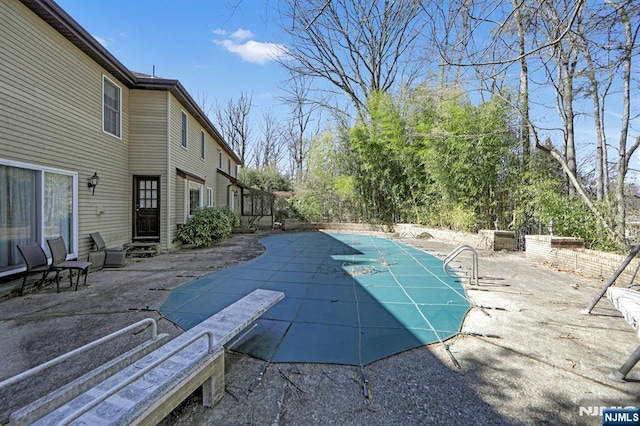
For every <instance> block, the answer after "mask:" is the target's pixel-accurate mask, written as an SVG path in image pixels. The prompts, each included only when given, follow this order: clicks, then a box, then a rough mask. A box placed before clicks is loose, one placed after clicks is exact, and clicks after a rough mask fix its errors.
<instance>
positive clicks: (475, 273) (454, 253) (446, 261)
mask: <svg viewBox="0 0 640 426" xmlns="http://www.w3.org/2000/svg"><path fill="white" fill-rule="evenodd" d="M463 251H470V252H471V257H472V266H471V275H468V274H466V273H465V276H467V277H468V278H469V284H471V280H472V279H473V280H474V281H475V284H476V285H479V284H478V253H477V252H476V251H475V250H474V249H473V247H471V246H469V245H466V244H465V245H461V246H458V247H456V248H455V249H453V251H452V252H451V253H449V254H448V255H447V257H445V258H444V260H443V263H442V270H443V271H444V273H445V274H447V276H449V277H452V278H459V276H458V275H451V274H450V273H449V271H448V270H447V265H448V264H449V263H450V262H451V261H452V260H453V259H455V258H456V257H458V255H459V254H460V253H462V252H463Z"/></svg>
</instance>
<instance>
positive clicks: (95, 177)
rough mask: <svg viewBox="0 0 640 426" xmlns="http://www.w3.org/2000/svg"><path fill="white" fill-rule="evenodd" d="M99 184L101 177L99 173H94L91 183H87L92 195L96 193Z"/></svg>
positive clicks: (90, 179)
mask: <svg viewBox="0 0 640 426" xmlns="http://www.w3.org/2000/svg"><path fill="white" fill-rule="evenodd" d="M99 182H100V177H99V176H98V172H94V173H93V176H91V177H90V178H89V182H88V183H87V186H88V187H89V188H91V195H93V194H95V193H96V186H98V183H99Z"/></svg>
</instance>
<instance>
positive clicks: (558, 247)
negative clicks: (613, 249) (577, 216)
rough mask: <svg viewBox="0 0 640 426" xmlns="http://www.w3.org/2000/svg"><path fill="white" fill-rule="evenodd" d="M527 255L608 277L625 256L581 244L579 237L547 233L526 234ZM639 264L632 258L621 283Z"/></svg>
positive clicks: (565, 267) (554, 264) (584, 272)
mask: <svg viewBox="0 0 640 426" xmlns="http://www.w3.org/2000/svg"><path fill="white" fill-rule="evenodd" d="M526 257H527V259H530V260H533V261H535V262H540V263H548V264H550V265H552V266H554V267H556V268H559V269H567V270H570V271H572V272H576V273H579V274H582V275H584V276H587V277H592V278H599V279H602V280H608V279H609V278H610V277H611V276H612V275H613V273H614V272H615V271H616V270H617V269H618V267H619V266H620V265H621V264H622V262H623V261H624V260H625V258H626V257H627V256H626V255H619V254H615V253H605V252H601V251H596V250H588V249H585V248H584V241H583V240H582V239H580V238H569V237H556V236H549V235H527V236H526ZM637 267H638V259H637V258H636V259H633V260H632V261H631V263H630V264H629V266H627V268H626V269H625V270H624V271H623V272H622V274H621V275H620V277H619V278H618V283H620V285H626V284H629V283H630V282H631V280H632V278H633V274H634V272H635V271H636V268H637Z"/></svg>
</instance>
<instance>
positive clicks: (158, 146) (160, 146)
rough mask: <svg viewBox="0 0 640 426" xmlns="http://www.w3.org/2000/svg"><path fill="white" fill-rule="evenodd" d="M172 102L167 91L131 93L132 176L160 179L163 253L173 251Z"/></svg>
mask: <svg viewBox="0 0 640 426" xmlns="http://www.w3.org/2000/svg"><path fill="white" fill-rule="evenodd" d="M168 98H169V94H168V92H165V91H160V90H131V95H130V100H129V119H130V122H131V125H130V131H129V139H130V141H131V143H130V146H129V167H130V171H131V174H132V175H146V176H160V245H161V247H162V250H163V251H167V250H170V243H171V241H172V239H169V235H168V227H167V226H168V214H167V213H168V212H169V211H170V209H169V206H170V203H171V200H172V198H171V197H169V191H170V189H171V185H170V183H171V182H170V181H169V179H173V176H168V172H167V162H168V147H167V141H168V135H167V120H168V114H169V104H168ZM132 185H133V184H132ZM132 194H133V193H132ZM132 196H133V195H132ZM132 203H133V199H132Z"/></svg>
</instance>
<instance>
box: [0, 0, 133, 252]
mask: <svg viewBox="0 0 640 426" xmlns="http://www.w3.org/2000/svg"><path fill="white" fill-rule="evenodd" d="M0 40H2V42H0V58H2V60H0V75H1V76H2V78H1V79H0V147H1V149H0V157H2V158H5V159H8V160H13V161H19V162H24V163H30V164H36V165H42V166H47V167H55V168H58V169H63V170H68V171H72V172H76V173H78V236H79V244H78V248H79V255H80V257H81V258H86V256H87V253H88V249H89V244H90V239H89V236H88V234H89V232H92V231H100V232H101V233H102V234H103V235H104V236H105V238H106V239H107V241H108V242H109V243H110V244H118V243H124V242H126V241H128V240H129V237H130V235H131V226H130V224H131V220H130V216H131V215H130V205H131V200H130V193H131V191H130V188H131V180H130V174H129V171H128V143H129V139H128V138H129V136H128V134H129V129H128V125H129V121H128V103H129V91H128V89H127V88H126V87H125V86H124V85H122V84H121V83H120V82H119V81H118V80H117V79H116V78H114V77H113V76H112V75H109V74H108V73H106V71H105V70H104V69H102V67H100V66H99V65H98V64H97V63H95V62H94V61H92V60H91V59H90V58H89V57H87V56H86V55H85V54H84V53H82V52H81V51H80V50H79V49H78V48H76V47H75V46H74V45H73V44H71V43H70V42H69V41H68V40H66V39H65V38H64V37H62V35H60V34H59V33H58V32H57V31H55V30H54V29H53V28H51V27H50V26H49V25H47V24H46V23H45V22H44V21H42V20H41V19H40V18H38V17H37V16H36V15H34V14H33V13H32V12H30V11H29V10H28V9H27V8H26V7H24V6H23V5H22V4H20V3H18V2H17V1H15V0H4V1H2V2H0ZM103 74H104V75H107V76H108V77H109V78H110V79H111V80H112V81H113V82H114V83H116V84H118V85H119V87H120V88H121V90H122V109H121V113H122V139H119V138H115V137H113V136H110V135H107V134H105V133H103V131H102V76H103ZM107 154H108V155H107ZM95 171H97V172H98V175H99V176H100V184H99V185H98V187H97V188H96V190H95V196H92V195H91V190H90V189H89V188H87V179H88V178H89V177H90V176H91V175H92V174H93V173H94V172H95Z"/></svg>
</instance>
